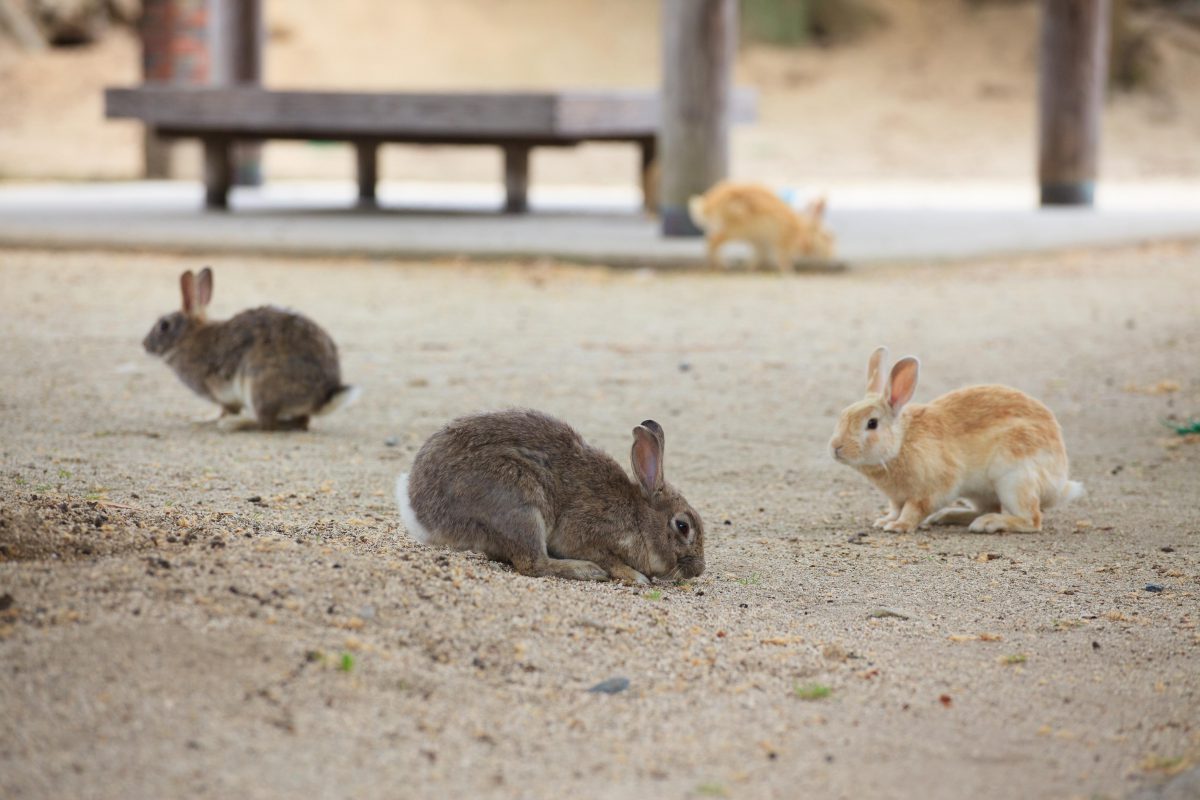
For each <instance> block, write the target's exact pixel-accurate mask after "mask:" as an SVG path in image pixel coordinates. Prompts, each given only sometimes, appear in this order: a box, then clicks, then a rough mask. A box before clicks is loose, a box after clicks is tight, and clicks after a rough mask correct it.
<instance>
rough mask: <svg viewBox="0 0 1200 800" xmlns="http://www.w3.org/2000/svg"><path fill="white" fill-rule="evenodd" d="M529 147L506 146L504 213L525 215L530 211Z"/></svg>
mask: <svg viewBox="0 0 1200 800" xmlns="http://www.w3.org/2000/svg"><path fill="white" fill-rule="evenodd" d="M529 150H530V148H529V146H528V145H523V144H509V145H505V146H504V211H505V212H506V213H508V214H524V213H525V212H526V211H528V210H529Z"/></svg>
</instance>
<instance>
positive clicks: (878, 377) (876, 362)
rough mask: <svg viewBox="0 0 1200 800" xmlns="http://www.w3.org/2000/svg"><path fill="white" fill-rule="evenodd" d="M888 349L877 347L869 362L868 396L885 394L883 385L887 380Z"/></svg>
mask: <svg viewBox="0 0 1200 800" xmlns="http://www.w3.org/2000/svg"><path fill="white" fill-rule="evenodd" d="M887 370H888V349H887V348H886V347H876V348H875V352H874V353H871V358H870V360H868V361H867V394H883V383H884V380H885V379H886V378H887Z"/></svg>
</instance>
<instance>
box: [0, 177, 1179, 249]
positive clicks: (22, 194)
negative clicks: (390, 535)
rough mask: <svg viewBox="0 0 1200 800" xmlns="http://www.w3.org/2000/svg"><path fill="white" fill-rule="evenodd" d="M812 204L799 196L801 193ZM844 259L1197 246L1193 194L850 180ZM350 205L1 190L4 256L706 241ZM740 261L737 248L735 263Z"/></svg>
mask: <svg viewBox="0 0 1200 800" xmlns="http://www.w3.org/2000/svg"><path fill="white" fill-rule="evenodd" d="M799 194H800V195H803V194H805V193H804V192H801V193H799ZM829 194H830V198H831V200H830V224H831V225H832V227H833V229H834V231H835V233H836V234H837V236H838V242H839V255H840V258H841V259H844V260H845V261H846V262H848V263H851V264H858V263H871V262H893V261H928V260H941V259H957V258H968V257H974V256H982V255H995V254H1005V253H1014V254H1015V253H1021V252H1031V251H1040V250H1050V249H1060V248H1071V247H1082V246H1105V245H1117V244H1128V243H1135V242H1138V241H1145V240H1153V239H1165V238H1194V237H1200V187H1195V186H1186V185H1175V186H1138V187H1116V188H1109V189H1108V190H1107V191H1105V192H1102V193H1101V195H1100V198H1099V204H1098V208H1097V209H1096V210H1073V209H1072V210H1053V211H1044V212H1039V211H1037V210H1035V209H1034V208H1033V197H1032V189H1031V188H1029V187H1024V186H1015V185H1013V186H968V185H964V186H955V187H952V188H947V187H937V186H928V185H919V184H913V185H896V184H893V185H889V186H844V187H833V188H832V189H831V190H830V192H829ZM380 200H381V206H382V207H381V208H380V209H375V210H359V209H356V208H354V189H353V187H352V185H351V184H349V183H324V184H293V183H275V184H272V185H269V186H267V187H264V188H261V189H238V190H236V191H235V192H234V196H233V208H234V211H233V212H205V211H203V210H201V188H200V186H199V185H198V184H193V183H187V182H157V183H155V182H144V183H125V184H29V185H20V184H12V185H0V246H34V247H56V248H93V247H101V248H119V249H149V250H166V251H177V252H200V253H210V252H252V253H273V254H287V255H315V256H321V255H330V256H332V255H373V256H389V257H411V258H439V257H468V258H538V257H548V258H556V259H563V260H571V261H582V262H592V263H603V264H610V265H614V266H627V267H652V268H679V267H691V266H695V265H697V264H698V263H700V262H701V260H702V257H703V243H702V242H701V241H700V240H692V239H683V240H680V239H673V240H665V239H662V238H660V237H659V235H658V229H657V225H656V222H655V221H654V220H652V219H648V218H647V217H645V216H644V215H642V214H641V213H639V210H638V204H639V198H638V196H637V194H636V193H635V192H634V191H633V190H625V189H621V188H610V187H600V188H596V187H559V188H555V187H546V188H542V189H540V190H535V191H534V192H533V193H532V198H531V202H532V207H533V209H534V213H532V214H529V215H526V216H516V217H513V216H504V215H501V214H498V213H496V212H495V209H497V208H499V206H500V202H501V194H500V190H499V188H498V187H494V186H485V185H445V184H441V185H439V184H424V185H421V184H396V185H385V186H384V187H382V191H381V193H380ZM744 254H745V251H744V250H743V251H739V250H738V249H737V248H732V249H731V255H732V256H733V257H734V258H735V259H737V258H739V257H741V256H743V255H744Z"/></svg>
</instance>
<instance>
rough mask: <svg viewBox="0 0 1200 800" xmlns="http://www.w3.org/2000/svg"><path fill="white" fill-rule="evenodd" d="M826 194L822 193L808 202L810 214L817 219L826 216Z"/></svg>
mask: <svg viewBox="0 0 1200 800" xmlns="http://www.w3.org/2000/svg"><path fill="white" fill-rule="evenodd" d="M825 200H826V198H825V196H824V195H822V196H821V197H818V198H817V199H816V200H813V201H812V202H811V203H809V204H808V215H809V216H810V217H812V218H813V219H815V220H819V219H821V217H823V216H825Z"/></svg>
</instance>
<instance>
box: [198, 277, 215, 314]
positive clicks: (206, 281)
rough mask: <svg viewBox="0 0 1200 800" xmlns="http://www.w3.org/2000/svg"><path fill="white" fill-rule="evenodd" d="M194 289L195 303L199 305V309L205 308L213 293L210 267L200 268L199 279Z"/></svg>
mask: <svg viewBox="0 0 1200 800" xmlns="http://www.w3.org/2000/svg"><path fill="white" fill-rule="evenodd" d="M196 289H197V295H196V303H197V305H199V307H200V308H201V309H205V308H207V307H208V304H209V303H211V302H212V293H213V272H212V269H211V268H210V267H205V268H204V269H202V270H200V279H199V282H198V283H197V284H196Z"/></svg>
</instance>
